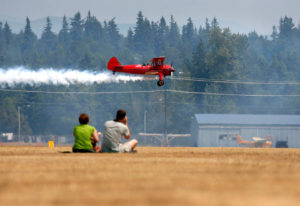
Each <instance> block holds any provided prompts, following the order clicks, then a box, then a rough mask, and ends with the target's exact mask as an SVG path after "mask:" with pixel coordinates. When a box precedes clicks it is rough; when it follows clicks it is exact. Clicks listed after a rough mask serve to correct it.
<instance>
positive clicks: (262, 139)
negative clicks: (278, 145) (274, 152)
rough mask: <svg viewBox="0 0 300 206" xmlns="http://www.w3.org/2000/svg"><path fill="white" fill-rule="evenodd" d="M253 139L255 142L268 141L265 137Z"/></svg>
mask: <svg viewBox="0 0 300 206" xmlns="http://www.w3.org/2000/svg"><path fill="white" fill-rule="evenodd" d="M252 139H253V140H254V141H255V142H266V141H267V140H266V139H265V138H261V137H252Z"/></svg>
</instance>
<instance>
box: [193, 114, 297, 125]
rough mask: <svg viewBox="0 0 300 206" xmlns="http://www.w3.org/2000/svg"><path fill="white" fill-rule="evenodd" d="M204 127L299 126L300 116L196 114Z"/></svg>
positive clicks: (199, 122) (198, 121) (197, 119)
mask: <svg viewBox="0 0 300 206" xmlns="http://www.w3.org/2000/svg"><path fill="white" fill-rule="evenodd" d="M195 118H196V121H197V123H198V124H202V125H208V124H209V125H215V124H217V125H298V126H300V115H257V114H195Z"/></svg>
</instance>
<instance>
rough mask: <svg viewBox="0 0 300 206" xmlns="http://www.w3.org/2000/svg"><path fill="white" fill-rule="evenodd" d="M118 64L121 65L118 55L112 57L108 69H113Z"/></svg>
mask: <svg viewBox="0 0 300 206" xmlns="http://www.w3.org/2000/svg"><path fill="white" fill-rule="evenodd" d="M116 66H121V64H120V62H119V61H118V59H117V58H116V57H112V58H111V59H110V60H109V62H108V64H107V69H109V70H112V71H113V70H114V68H115V67H116Z"/></svg>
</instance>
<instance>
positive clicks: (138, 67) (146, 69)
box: [107, 57, 175, 86]
mask: <svg viewBox="0 0 300 206" xmlns="http://www.w3.org/2000/svg"><path fill="white" fill-rule="evenodd" d="M165 58H166V57H156V58H153V59H151V60H150V64H134V65H121V64H120V62H119V61H118V59H117V58H116V57H112V58H111V59H110V60H109V62H108V64H107V69H109V70H111V71H113V73H114V74H115V72H124V73H130V74H144V75H158V76H159V80H158V82H157V85H158V86H162V85H164V80H163V77H164V76H170V75H171V73H172V72H174V71H175V70H174V68H173V67H172V65H167V64H166V65H164V61H165Z"/></svg>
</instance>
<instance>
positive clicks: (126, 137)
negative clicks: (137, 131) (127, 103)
mask: <svg viewBox="0 0 300 206" xmlns="http://www.w3.org/2000/svg"><path fill="white" fill-rule="evenodd" d="M125 125H126V127H127V128H128V135H127V136H125V139H129V138H130V129H129V127H128V123H127V117H125Z"/></svg>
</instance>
